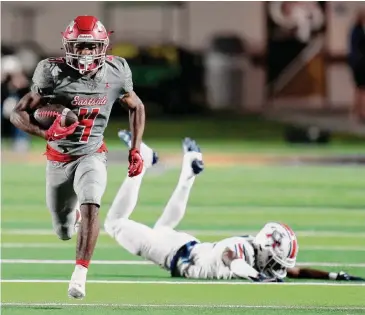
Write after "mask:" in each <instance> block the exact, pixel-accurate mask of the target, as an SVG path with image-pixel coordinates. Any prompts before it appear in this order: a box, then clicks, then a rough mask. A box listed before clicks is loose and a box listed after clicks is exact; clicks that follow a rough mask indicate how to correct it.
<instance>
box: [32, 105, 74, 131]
mask: <svg viewBox="0 0 365 315" xmlns="http://www.w3.org/2000/svg"><path fill="white" fill-rule="evenodd" d="M58 115H61V116H62V118H61V126H62V127H68V126H70V125H72V124H73V123H74V122H76V121H78V118H77V115H76V114H75V113H73V112H72V110H71V109H69V108H67V107H65V106H63V105H60V104H48V105H46V106H42V107H40V108H38V109H37V110H36V111H35V112H34V113H33V117H34V119H35V120H36V121H37V123H38V124H39V126H40V127H41V128H42V129H45V130H47V129H48V128H49V127H51V125H52V124H53V122H54V121H55V119H56V118H57V116H58Z"/></svg>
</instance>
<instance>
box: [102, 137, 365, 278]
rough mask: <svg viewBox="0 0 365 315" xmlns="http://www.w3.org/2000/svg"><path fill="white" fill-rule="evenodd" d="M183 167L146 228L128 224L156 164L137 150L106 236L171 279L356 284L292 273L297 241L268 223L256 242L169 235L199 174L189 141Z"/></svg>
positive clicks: (315, 273)
mask: <svg viewBox="0 0 365 315" xmlns="http://www.w3.org/2000/svg"><path fill="white" fill-rule="evenodd" d="M118 136H119V138H120V139H121V140H122V141H123V142H124V143H125V144H127V145H128V146H129V147H130V145H131V135H130V133H129V132H127V131H120V132H119V134H118ZM183 152H184V155H183V162H182V169H181V173H180V178H179V181H178V184H177V186H176V188H175V190H174V192H173V194H172V196H171V197H170V199H169V201H168V202H167V205H166V207H165V209H164V211H163V213H162V215H161V217H160V218H159V219H158V220H157V222H156V224H155V226H154V227H153V228H150V227H148V226H146V225H143V224H141V223H138V222H135V221H133V220H130V219H129V217H130V215H131V213H132V212H133V210H134V208H135V206H136V204H137V199H138V194H139V189H140V187H141V183H142V179H143V176H144V174H145V172H146V170H147V169H148V168H150V167H152V166H153V165H154V164H156V163H157V155H156V153H155V152H153V150H152V149H151V148H149V147H148V146H147V145H146V144H145V143H142V144H141V154H142V157H143V159H144V162H145V163H144V167H143V170H142V173H141V174H140V175H139V176H136V177H133V178H129V177H126V178H125V180H124V182H123V184H122V185H121V187H120V189H119V191H118V193H117V196H116V198H115V199H114V201H113V203H112V206H111V208H110V210H109V212H108V214H107V217H106V220H105V224H104V227H105V230H106V232H107V233H108V234H109V235H110V236H111V237H112V238H114V239H115V240H116V241H117V242H118V244H119V245H121V246H122V247H123V248H125V249H126V250H127V251H129V252H130V253H132V254H134V255H138V256H141V257H143V258H145V259H147V260H149V261H151V262H153V263H155V264H157V265H159V266H161V267H162V268H164V269H166V270H168V271H169V272H170V273H171V276H173V277H185V278H194V279H247V280H250V281H254V282H281V281H283V279H284V278H285V277H291V278H316V279H333V280H362V279H361V278H357V277H353V276H350V275H348V274H346V273H344V272H341V273H327V272H324V271H319V270H313V269H309V268H305V269H303V268H298V267H295V264H296V258H297V254H298V248H299V247H298V242H297V238H296V236H295V234H294V232H293V231H292V229H291V228H290V227H288V226H287V225H285V224H281V223H276V222H270V223H267V224H265V226H264V227H263V228H262V229H261V231H259V233H258V234H257V235H256V236H254V237H253V236H237V237H230V238H226V239H224V240H221V241H218V242H215V243H209V242H200V241H199V240H198V239H196V238H195V237H194V236H192V235H189V234H187V233H183V232H178V231H175V230H174V228H175V227H176V226H177V225H178V224H179V222H180V221H181V220H182V218H183V217H184V214H185V211H186V205H187V202H188V198H189V194H190V190H191V188H192V186H193V184H194V181H195V178H196V176H197V175H198V174H200V173H201V172H202V171H203V169H204V164H203V157H202V154H201V152H200V148H199V147H198V145H197V144H196V142H195V141H193V140H191V139H189V138H186V139H185V140H184V142H183Z"/></svg>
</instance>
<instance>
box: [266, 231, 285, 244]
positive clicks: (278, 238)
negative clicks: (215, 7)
mask: <svg viewBox="0 0 365 315" xmlns="http://www.w3.org/2000/svg"><path fill="white" fill-rule="evenodd" d="M266 237H267V238H272V240H273V244H272V248H276V247H280V246H281V241H282V239H283V235H282V234H281V233H280V232H278V231H277V230H275V231H273V232H272V233H271V234H266Z"/></svg>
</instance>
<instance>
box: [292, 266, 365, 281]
mask: <svg viewBox="0 0 365 315" xmlns="http://www.w3.org/2000/svg"><path fill="white" fill-rule="evenodd" d="M287 272H288V273H287V277H288V278H295V279H322V280H336V281H365V279H363V278H360V277H355V276H351V275H349V274H348V273H346V272H343V271H340V272H328V271H324V270H317V269H312V268H301V267H294V268H288V269H287Z"/></svg>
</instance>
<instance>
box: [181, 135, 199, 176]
mask: <svg viewBox="0 0 365 315" xmlns="http://www.w3.org/2000/svg"><path fill="white" fill-rule="evenodd" d="M183 151H184V154H185V153H187V152H198V153H200V152H201V151H200V147H199V146H198V144H197V143H196V141H195V140H193V139H191V138H185V139H184V140H183ZM191 168H192V170H193V173H194V174H195V175H198V174H199V173H200V172H202V171H203V170H204V162H203V161H202V160H199V159H194V160H193V162H191Z"/></svg>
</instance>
